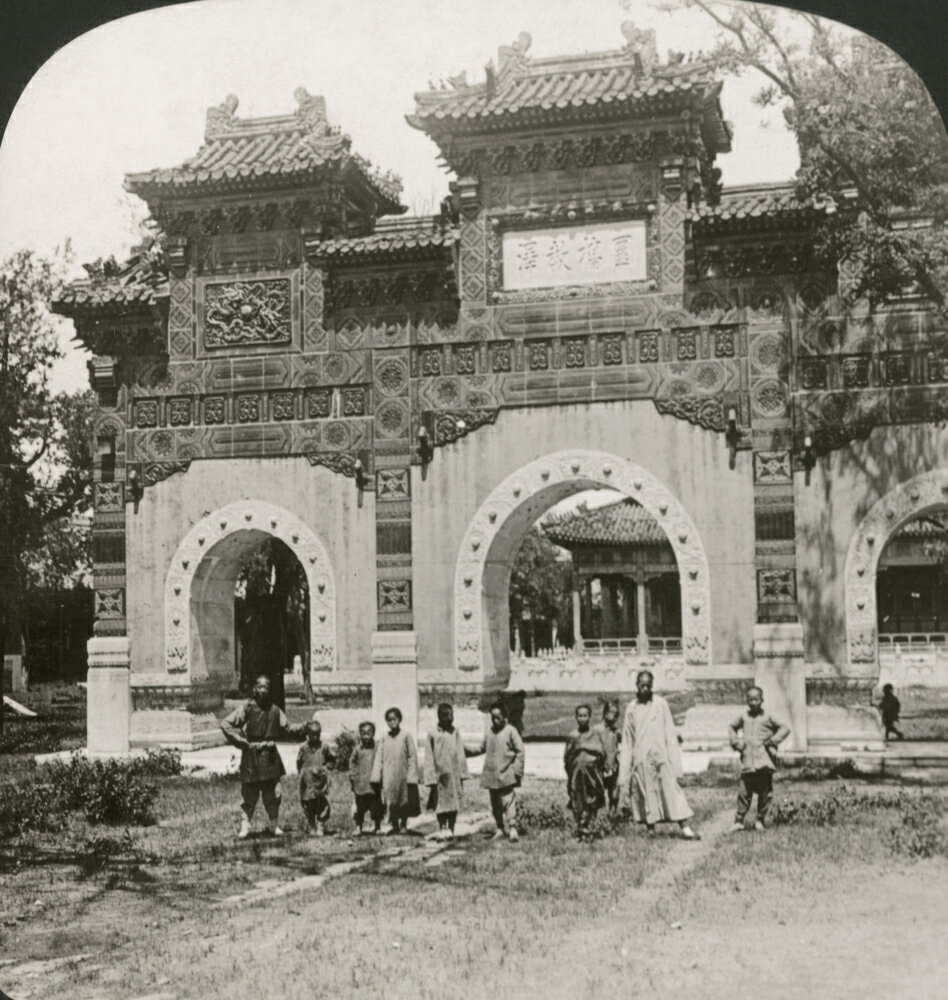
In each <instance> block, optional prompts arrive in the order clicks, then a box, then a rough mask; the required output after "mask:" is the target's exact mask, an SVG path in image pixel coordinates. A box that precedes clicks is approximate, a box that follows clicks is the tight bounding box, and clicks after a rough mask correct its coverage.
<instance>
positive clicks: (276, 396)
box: [270, 392, 296, 420]
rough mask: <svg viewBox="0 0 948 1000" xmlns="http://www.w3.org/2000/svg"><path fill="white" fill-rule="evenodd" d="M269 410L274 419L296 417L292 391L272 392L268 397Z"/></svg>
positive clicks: (291, 418)
mask: <svg viewBox="0 0 948 1000" xmlns="http://www.w3.org/2000/svg"><path fill="white" fill-rule="evenodd" d="M270 412H271V414H272V417H273V419H274V420H293V419H294V418H295V417H296V404H295V397H294V395H293V393H292V392H275V393H273V395H272V396H271V397H270Z"/></svg>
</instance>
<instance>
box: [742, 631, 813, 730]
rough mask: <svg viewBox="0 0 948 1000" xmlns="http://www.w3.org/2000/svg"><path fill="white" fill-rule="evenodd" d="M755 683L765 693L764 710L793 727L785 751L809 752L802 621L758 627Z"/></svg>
mask: <svg viewBox="0 0 948 1000" xmlns="http://www.w3.org/2000/svg"><path fill="white" fill-rule="evenodd" d="M754 683H755V684H756V685H757V686H758V687H759V688H760V689H761V690H762V691H763V692H764V711H765V712H770V713H772V714H773V715H774V717H775V718H776V719H777V720H778V721H780V722H785V723H786V724H787V725H788V726H789V727H790V736H789V737H788V738H787V740H786V741H785V743H784V744H783V746H784V748H785V749H787V750H806V748H807V742H808V739H807V717H806V716H807V712H806V664H805V662H804V657H803V626H802V625H801V624H800V623H799V622H773V623H766V624H758V625H755V626H754Z"/></svg>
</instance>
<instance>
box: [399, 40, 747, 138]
mask: <svg viewBox="0 0 948 1000" xmlns="http://www.w3.org/2000/svg"><path fill="white" fill-rule="evenodd" d="M623 32H624V33H625V35H626V38H627V39H628V44H627V45H626V47H625V48H623V49H618V50H614V51H610V52H597V53H592V54H585V55H581V56H567V57H554V58H545V59H531V58H529V57H528V56H527V51H528V49H529V47H530V36H529V35H528V34H527V33H526V32H524V33H523V34H521V35H520V38H519V39H518V40H517V41H516V42H515V43H514V44H513V45H509V46H503V47H501V49H500V52H499V54H498V68H497V69H496V70H494V68H493V65H492V64H491V65H490V66H488V67H487V80H486V81H485V82H484V83H478V84H469V83H468V82H467V80H466V79H465V77H464V75H463V74H462V75H461V76H460V77H454V78H451V80H450V81H449V83H450V88H449V87H447V86H444V85H443V86H442V89H440V90H429V91H424V92H422V93H418V94H415V102H416V109H415V114H414V115H412V116H410V117H409V119H408V121H409V123H410V124H412V125H414V126H415V127H416V128H420V129H423V130H424V131H427V132H436V131H448V130H452V131H453V130H463V129H465V128H471V129H477V130H482V129H489V128H492V127H506V126H507V125H509V124H510V120H511V119H516V120H518V121H529V120H541V119H546V118H549V117H550V116H551V115H557V114H562V113H569V112H570V111H577V110H581V109H587V110H588V109H592V108H595V109H598V110H599V112H600V113H601V114H602V115H604V116H605V117H618V116H622V115H625V116H628V115H630V114H634V113H636V111H638V110H641V111H642V112H648V111H650V110H654V109H656V108H658V107H660V106H661V105H662V104H663V103H669V100H670V99H673V98H674V99H677V100H679V101H680V99H681V98H682V97H688V96H689V95H693V96H694V97H695V98H697V99H698V100H699V101H700V103H701V104H702V105H703V106H704V108H705V111H706V118H708V119H709V121H706V123H705V124H706V126H710V129H709V131H708V135H709V136H710V138H711V142H712V144H713V145H714V147H715V149H714V151H716V152H725V151H727V150H728V149H729V148H730V134H729V132H728V129H727V126H726V125H725V123H724V121H723V119H722V118H721V109H720V106H719V105H718V94H719V92H720V85H719V84H718V83H716V82H715V81H714V80H713V79H712V75H711V71H710V69H709V67H708V65H707V63H703V62H686V61H685V60H684V58H683V57H679V58H678V61H676V62H673V63H669V64H659V63H658V62H657V58H656V54H655V38H654V32H642V31H637V30H636V29H635V28H634V27H632V26H631V25H630V24H628V23H626V24H625V25H623ZM712 120H713V121H712Z"/></svg>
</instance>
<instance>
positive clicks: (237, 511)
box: [164, 500, 336, 680]
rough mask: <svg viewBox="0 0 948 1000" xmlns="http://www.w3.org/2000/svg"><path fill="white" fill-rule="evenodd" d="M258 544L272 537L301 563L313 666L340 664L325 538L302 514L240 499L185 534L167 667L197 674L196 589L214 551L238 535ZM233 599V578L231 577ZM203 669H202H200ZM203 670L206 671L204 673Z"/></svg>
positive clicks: (168, 602) (169, 609) (168, 585)
mask: <svg viewBox="0 0 948 1000" xmlns="http://www.w3.org/2000/svg"><path fill="white" fill-rule="evenodd" d="M241 534H245V535H248V536H249V537H250V538H251V540H252V541H254V542H256V541H257V540H260V539H262V538H264V537H265V536H270V537H272V538H278V539H279V540H280V541H281V542H283V543H284V544H285V545H286V546H287V547H288V548H289V549H290V550H291V551H292V552H293V554H294V555H295V556H296V558H297V559H298V560H299V561H300V564H301V565H302V567H303V569H304V571H305V573H306V580H307V583H308V585H309V609H310V614H309V617H310V637H309V645H310V669H311V670H326V671H328V670H333V669H334V668H335V666H336V587H335V581H334V580H333V574H332V566H331V564H330V562H329V556H328V555H327V553H326V549H325V547H324V546H323V544H322V542H321V541H320V540H319V538H318V537H317V536H316V534H315V533H314V532H313V530H312V529H311V528H309V527H307V525H305V524H304V523H303V522H302V521H301V520H300V519H299V518H298V517H296V515H294V514H291V513H290V512H289V511H286V510H284V509H283V508H282V507H277V506H275V505H274V504H270V503H265V502H264V501H262V500H239V501H236V502H235V503H230V504H227V505H226V506H224V507H221V508H220V509H218V510H216V511H214V512H213V513H212V514H207V515H206V516H205V517H203V518H202V519H201V520H200V521H199V522H198V523H197V524H195V525H194V527H192V528H191V530H190V531H189V532H188V533H187V535H185V537H184V539H183V540H182V542H181V544H180V545H179V546H178V549H177V551H176V552H175V554H174V557H173V558H172V560H171V564H170V566H169V567H168V574H167V577H166V579H165V610H164V613H165V622H164V631H165V669H166V670H167V672H168V673H169V674H179V675H180V674H187V675H190V676H191V679H192V680H193V679H196V678H195V677H194V673H195V667H196V666H198V665H196V664H195V663H193V642H192V606H191V601H192V589H193V587H194V586H195V582H196V577H198V578H199V579H200V577H199V576H198V574H199V568H200V567H201V566H202V564H206V561H207V559H208V556H209V555H210V554H211V552H212V550H214V549H215V547H217V548H216V551H222V550H226V548H227V547H228V545H229V543H231V542H233V541H234V540H235V539H236V536H238V535H241ZM229 585H230V587H231V592H230V593H231V600H232V594H233V579H230V581H229ZM199 669H200V668H199ZM202 672H203V671H202Z"/></svg>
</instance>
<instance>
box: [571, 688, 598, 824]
mask: <svg viewBox="0 0 948 1000" xmlns="http://www.w3.org/2000/svg"><path fill="white" fill-rule="evenodd" d="M590 722H592V709H591V708H590V707H589V705H579V706H578V707H577V709H576V728H575V729H574V730H573V732H572V733H570V736H569V739H567V741H566V752H565V753H564V755H563V763H564V765H565V767H566V784H567V787H568V789H569V808H570V809H572V811H573V816H574V817H575V818H576V828H577V832H578V833H579V835H580V837H582V836H583V835H584V834H585V833H586V831H587V830H588V828H589V826H590V824H592V823H593V822H595V819H596V816H597V815H598V813H599V810H600V809H601V808H602V807H603V806H604V805H605V804H606V786H605V784H604V782H603V780H602V772H603V766H604V764H605V760H606V748H605V746H604V745H603V742H602V735H601V733H600V732H599V730H598V729H591V728H590Z"/></svg>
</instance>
